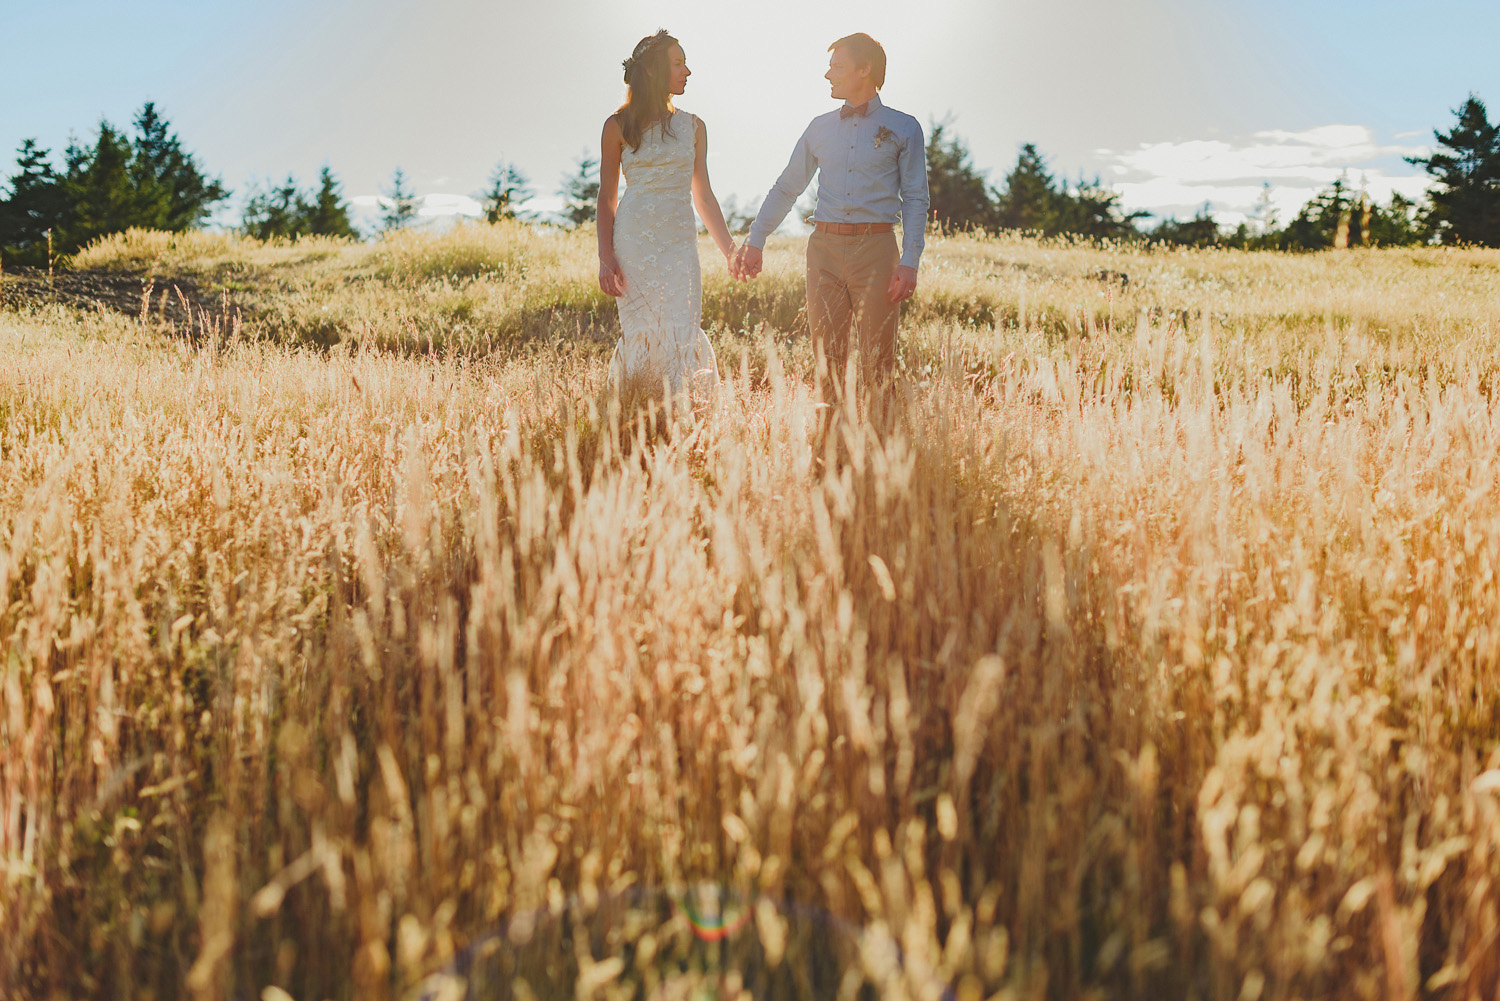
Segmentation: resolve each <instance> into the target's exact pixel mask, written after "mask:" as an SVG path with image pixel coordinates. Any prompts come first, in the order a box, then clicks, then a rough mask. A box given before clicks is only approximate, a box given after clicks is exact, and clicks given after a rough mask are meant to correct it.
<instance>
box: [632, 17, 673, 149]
mask: <svg viewBox="0 0 1500 1001" xmlns="http://www.w3.org/2000/svg"><path fill="white" fill-rule="evenodd" d="M678 44H681V43H679V42H678V41H677V39H675V38H673V37H672V36H671V35H669V34H667V29H665V28H662V29H661V30H660V31H658V32H657V33H656V34H654V35H647V36H646V37H645V38H643V39H641V40H640V42H639V43H637V44H636V47H635V51H634V52H632V53H631V54H630V58H629V59H627V60H625V62H624V63H623V64H622V65H623V66H624V67H625V82H626V83H627V84H629V86H630V91H629V93H628V94H627V95H626V96H625V103H624V104H622V105H620V111H619V114H620V131H622V132H624V133H625V142H626V143H627V144H628V145H629V146H630V148H631V149H632V150H634V149H639V148H640V145H641V135H642V133H644V132H645V131H646V129H647V127H648V126H650V125H652V124H654V123H656V122H661V127H662V132H663V133H665V134H666V135H671V134H672V119H671V115H672V112H673V111H675V110H676V109H675V108H673V106H672V55H671V54H672V46H674V45H678Z"/></svg>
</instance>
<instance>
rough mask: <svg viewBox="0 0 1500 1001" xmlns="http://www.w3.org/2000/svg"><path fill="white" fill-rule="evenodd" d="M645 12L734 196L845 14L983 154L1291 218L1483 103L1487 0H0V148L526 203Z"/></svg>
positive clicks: (785, 128) (769, 163) (1408, 170)
mask: <svg viewBox="0 0 1500 1001" xmlns="http://www.w3.org/2000/svg"><path fill="white" fill-rule="evenodd" d="M659 26H660V27H667V28H669V29H670V30H672V31H673V33H674V34H676V35H677V36H678V37H680V38H681V39H682V40H683V43H684V48H685V49H686V52H687V56H688V61H689V65H690V66H691V67H692V69H693V71H694V76H693V78H692V79H691V80H690V81H689V84H688V91H687V93H686V95H684V97H683V98H682V99H681V101H680V102H679V103H680V105H681V106H682V107H685V108H687V109H689V110H691V111H694V112H695V113H697V114H698V115H699V116H701V117H702V118H703V119H704V120H705V121H706V122H707V123H708V127H709V132H710V161H709V163H710V169H711V172H712V174H713V178H714V186H715V189H716V190H717V191H718V193H719V195H720V197H721V198H725V197H727V196H733V197H735V198H736V199H737V200H738V201H740V202H741V203H753V204H758V203H759V200H760V198H761V197H762V196H763V195H764V193H765V191H766V190H767V189H768V188H769V186H770V184H771V182H772V181H773V180H774V179H775V177H776V175H777V173H778V172H779V171H780V169H781V167H782V166H783V165H784V163H785V161H786V157H787V156H788V154H789V153H790V152H791V148H792V145H793V143H794V142H795V141H796V138H797V136H798V135H799V134H800V132H801V130H802V128H803V127H804V125H805V124H806V122H807V120H808V119H809V118H811V117H812V116H813V115H816V114H819V113H821V112H822V111H825V110H828V109H829V108H830V107H832V103H831V102H830V101H829V99H828V97H827V89H826V84H825V83H824V82H823V80H822V79H821V74H822V72H823V69H824V68H825V66H826V62H827V54H826V52H825V49H826V46H827V44H828V42H830V41H832V40H833V39H834V38H836V37H838V36H840V35H842V34H846V33H848V32H850V31H856V30H864V31H868V32H869V33H870V34H872V35H874V36H875V37H876V38H878V39H880V40H881V41H882V42H883V43H884V44H885V46H886V49H887V51H888V53H889V56H890V70H889V73H888V77H887V82H886V87H885V91H884V97H885V99H886V100H887V102H888V103H890V104H891V105H893V106H895V107H898V108H900V109H902V110H904V111H907V112H910V113H911V114H913V115H915V116H916V117H917V118H919V119H920V120H922V121H923V122H924V123H925V122H928V121H930V120H933V119H943V118H949V119H950V120H951V123H952V124H951V127H952V129H953V130H954V131H955V132H956V133H957V134H958V135H960V136H962V137H963V138H964V140H965V141H966V142H967V144H968V145H969V147H970V149H971V150H972V151H973V153H974V159H975V161H976V163H977V164H978V165H979V166H981V167H983V168H987V169H988V170H989V171H990V175H991V177H992V178H993V179H995V180H997V181H998V180H999V179H1000V178H1001V177H1002V176H1003V174H1004V171H1005V170H1006V169H1007V168H1008V167H1009V166H1010V165H1011V164H1012V163H1013V162H1014V160H1015V155H1016V149H1017V146H1018V145H1019V144H1020V143H1022V142H1034V143H1036V144H1037V146H1038V147H1039V148H1040V149H1041V150H1042V152H1043V153H1045V154H1046V155H1047V156H1048V157H1049V158H1050V162H1051V164H1052V166H1053V168H1054V169H1055V170H1056V171H1057V172H1058V173H1060V174H1063V175H1065V176H1067V177H1069V178H1073V177H1076V176H1078V174H1079V172H1080V171H1082V172H1086V173H1087V174H1089V175H1093V174H1096V173H1097V174H1099V175H1100V176H1101V177H1102V178H1103V179H1104V180H1105V181H1106V182H1109V183H1112V184H1114V185H1115V186H1116V187H1117V189H1118V190H1120V191H1121V193H1122V195H1123V196H1124V199H1125V201H1126V204H1127V205H1129V206H1130V207H1132V208H1146V209H1149V210H1152V211H1155V212H1157V213H1162V214H1166V213H1174V214H1178V215H1187V214H1191V213H1192V212H1193V211H1195V210H1196V209H1197V208H1198V206H1200V205H1202V204H1203V203H1204V202H1205V201H1208V202H1211V203H1212V204H1213V207H1214V210H1215V211H1216V213H1218V214H1219V216H1220V218H1222V219H1224V220H1226V221H1234V220H1235V219H1236V218H1237V217H1239V216H1240V215H1241V214H1242V213H1244V212H1245V211H1247V210H1249V209H1250V208H1251V206H1252V205H1253V203H1254V200H1255V198H1256V197H1257V196H1258V194H1259V191H1260V187H1261V183H1262V182H1263V181H1266V180H1269V181H1270V182H1271V183H1272V185H1273V189H1272V190H1273V195H1274V198H1275V200H1276V203H1277V205H1278V206H1279V207H1280V208H1281V209H1282V210H1283V218H1284V217H1285V215H1286V214H1288V213H1289V212H1290V211H1292V210H1294V209H1295V207H1296V205H1298V204H1300V203H1301V201H1303V200H1305V198H1306V197H1308V195H1310V194H1311V193H1312V192H1314V191H1316V190H1317V189H1318V188H1320V187H1322V186H1324V185H1325V184H1327V183H1328V182H1329V181H1331V180H1332V178H1333V177H1336V176H1338V175H1339V174H1340V173H1341V172H1345V171H1347V173H1348V176H1349V178H1350V180H1351V182H1352V183H1354V184H1355V185H1356V186H1358V185H1359V184H1360V183H1365V184H1367V185H1368V186H1369V188H1370V190H1371V191H1372V193H1374V194H1375V195H1376V196H1377V197H1381V198H1384V197H1387V196H1388V194H1389V192H1390V191H1393V190H1407V191H1414V190H1418V189H1419V188H1420V186H1421V184H1422V177H1421V176H1420V172H1419V171H1417V170H1416V169H1415V168H1412V167H1410V166H1409V165H1407V164H1405V163H1404V162H1403V161H1402V159H1401V157H1402V155H1404V154H1407V153H1411V152H1415V151H1420V149H1421V148H1422V147H1423V146H1424V145H1426V144H1428V143H1430V141H1431V134H1432V129H1433V128H1435V127H1444V128H1446V127H1447V126H1448V124H1449V123H1450V122H1451V119H1452V112H1451V109H1452V108H1453V107H1455V106H1456V105H1458V104H1459V103H1460V102H1461V101H1462V100H1463V99H1464V98H1465V96H1466V95H1467V94H1468V93H1469V92H1471V91H1473V92H1476V93H1478V94H1479V95H1480V96H1481V97H1485V98H1488V99H1489V100H1490V102H1491V103H1492V105H1493V110H1492V112H1491V117H1492V118H1495V117H1500V60H1497V59H1495V58H1494V56H1493V46H1494V42H1493V40H1494V39H1495V38H1497V37H1500V4H1496V3H1493V2H1489V3H1478V2H1459V0H1428V2H1425V3H1416V2H1396V0H1373V2H1372V0H1363V2H1358V3H1356V2H1353V0H1302V2H1292V0H1260V2H1256V3H1250V2H1230V0H1154V2H1143V0H1112V2H1106V0H1050V2H1048V3H1045V4H1041V3H1036V2H1016V0H931V2H924V3H915V2H911V0H905V2H894V0H866V2H864V3H849V2H840V0H832V2H821V3H817V4H808V3H806V2H803V0H762V2H759V3H749V4H729V3H719V2H711V0H660V2H654V3H648V2H644V0H617V2H613V3H602V2H592V0H575V2H567V0H553V2H535V0H529V2H524V3H518V2H512V0H502V2H493V0H491V2H484V3H481V2H472V0H427V2H424V3H416V2H411V0H362V2H355V0H303V2H301V3H292V2H289V0H260V2H258V3H256V4H253V5H251V4H244V3H224V2H218V0H194V2H186V0H137V2H135V3H132V4H128V5H127V4H121V3H118V2H113V3H106V2H101V0H45V2H32V0H0V45H3V47H4V51H5V53H6V56H5V69H6V78H7V91H8V93H7V99H6V100H5V101H4V102H3V103H0V154H3V151H10V150H14V149H15V147H16V146H17V145H18V144H19V143H20V141H21V140H22V139H23V138H26V137H32V136H34V137H37V138H39V139H40V140H41V141H42V142H43V143H44V144H45V145H48V146H51V147H52V148H53V149H54V151H56V152H58V153H59V154H60V152H61V148H62V147H63V146H64V145H65V144H66V143H67V141H68V137H69V135H70V133H74V134H78V135H80V136H87V135H88V134H90V133H92V131H93V130H94V128H95V127H96V126H97V123H98V121H99V119H100V118H101V117H104V118H108V119H109V120H111V121H113V122H115V123H116V124H120V125H126V124H128V122H129V119H130V118H131V116H132V115H133V113H134V112H135V110H136V109H137V108H139V106H140V105H141V103H142V102H143V101H146V100H153V101H156V102H157V104H158V106H159V107H160V108H161V110H162V111H163V112H164V113H165V114H166V115H167V117H168V118H169V119H170V121H171V122H172V124H173V125H174V127H175V128H176V129H177V131H178V132H179V134H180V135H181V137H182V138H183V140H184V142H185V143H186V145H187V146H188V147H189V148H191V149H193V150H195V151H196V152H197V153H198V155H199V157H200V159H201V161H202V162H203V163H204V164H205V165H206V166H207V167H208V168H209V169H210V170H211V171H213V172H215V173H218V174H219V175H221V176H222V177H223V179H224V181H225V182H226V183H227V184H228V185H229V186H230V187H232V188H234V189H235V190H236V191H239V192H243V191H244V190H245V189H246V187H247V185H248V184H250V183H251V182H253V181H255V180H268V179H276V178H280V177H284V176H285V175H286V174H287V173H289V172H290V173H293V174H295V175H297V176H298V177H299V178H300V179H301V180H302V181H303V182H304V183H307V182H309V181H311V179H312V178H313V177H314V176H315V175H316V173H317V171H318V169H319V167H321V166H322V165H323V164H325V163H326V164H328V165H330V166H331V167H332V168H333V169H334V171H335V172H336V173H337V174H338V175H339V176H340V178H342V179H343V181H344V182H345V187H346V192H347V194H349V195H350V196H351V197H355V198H358V199H360V200H366V199H368V198H369V197H371V196H373V195H375V194H376V192H377V191H378V190H379V188H380V186H381V185H383V184H385V183H386V182H387V181H388V179H389V177H390V174H391V171H392V170H393V169H394V168H395V167H397V166H401V167H402V168H403V169H404V170H405V171H406V173H407V174H408V176H409V177H410V178H411V180H412V181H413V183H414V186H415V188H416V189H417V191H418V192H419V193H421V194H423V195H426V196H429V206H428V207H429V209H431V210H433V211H450V210H452V209H453V208H454V207H459V206H462V205H463V204H464V199H465V197H466V196H468V195H470V194H472V193H474V192H477V191H479V190H480V189H481V188H482V187H483V186H484V182H485V179H486V177H487V176H488V174H489V173H490V171H491V170H492V169H493V168H494V166H495V164H496V162H497V161H498V160H500V159H502V158H503V159H506V160H508V161H511V162H514V163H516V164H517V165H518V166H519V167H520V168H521V169H522V170H523V171H524V172H525V173H526V174H527V175H528V176H529V177H530V178H531V180H532V186H533V187H534V188H535V189H536V190H537V192H538V194H539V196H541V198H540V199H539V200H540V201H542V202H543V203H545V201H546V199H547V198H548V197H550V196H552V195H553V193H554V192H555V189H556V188H557V186H558V183H559V179H560V176H561V175H562V174H563V173H565V172H566V171H568V170H569V169H570V168H571V166H572V165H573V163H574V161H575V159H576V157H578V156H579V155H580V154H582V153H583V152H584V151H585V150H589V149H593V148H596V146H597V143H598V137H599V130H600V126H601V124H602V122H603V120H604V118H605V117H606V116H607V115H608V114H609V113H610V112H611V111H612V110H613V109H614V108H615V107H616V106H617V105H618V104H619V102H620V100H621V98H622V97H623V84H622V83H621V81H620V69H619V63H620V60H621V59H623V58H624V57H625V56H626V55H628V54H629V51H630V48H631V47H632V45H633V44H634V43H635V41H636V40H637V39H638V38H639V37H641V36H642V35H645V34H649V33H650V32H652V31H653V30H655V29H656V28H657V27H659ZM13 162H14V160H13V156H5V159H3V160H0V177H8V176H9V174H10V173H11V172H12V171H13Z"/></svg>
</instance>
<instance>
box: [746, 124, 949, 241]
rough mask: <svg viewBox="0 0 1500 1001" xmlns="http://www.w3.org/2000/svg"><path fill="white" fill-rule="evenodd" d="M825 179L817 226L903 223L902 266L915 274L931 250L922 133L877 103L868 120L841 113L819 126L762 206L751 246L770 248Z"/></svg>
mask: <svg viewBox="0 0 1500 1001" xmlns="http://www.w3.org/2000/svg"><path fill="white" fill-rule="evenodd" d="M814 173H817V174H818V206H817V209H816V210H815V211H814V212H813V220H814V221H816V222H854V223H859V222H889V223H896V222H900V223H901V263H902V264H904V265H906V266H907V267H910V268H915V267H916V266H917V262H918V261H920V260H921V259H922V248H923V247H924V246H926V241H925V239H924V238H923V230H924V229H925V228H926V225H927V144H926V141H925V140H924V139H923V137H922V126H921V125H920V124H919V123H918V122H917V120H916V119H915V118H913V117H912V116H911V115H907V114H903V113H902V112H899V111H896V110H894V109H891V108H887V107H886V106H885V105H883V104H881V103H880V98H878V97H875V98H871V100H870V107H869V109H868V111H867V112H866V113H865V114H864V115H863V116H860V115H850V116H849V117H848V118H840V117H839V113H838V112H837V111H830V112H829V113H828V114H826V115H819V116H818V117H817V118H814V119H813V120H812V124H810V125H809V126H808V127H807V131H806V132H803V133H802V138H801V139H798V140H797V148H796V149H794V150H792V159H791V160H790V162H788V163H787V165H786V169H785V170H783V171H782V172H781V177H779V178H777V180H776V184H775V185H774V186H773V187H772V188H771V193H770V194H768V195H766V200H765V202H763V203H762V204H761V207H760V213H759V214H758V215H757V216H756V217H755V222H754V223H752V224H751V226H750V236H749V237H748V238H747V239H746V241H745V242H747V243H749V244H750V246H752V247H760V248H764V247H765V245H766V237H767V236H769V235H770V234H771V231H772V230H773V229H775V228H776V227H777V226H779V225H781V220H783V219H785V218H786V214H787V213H788V212H789V211H791V208H792V205H793V204H794V203H795V202H796V201H797V198H798V197H799V196H800V195H801V194H802V192H803V191H804V190H806V189H807V184H808V182H809V181H811V180H812V176H813V174H814Z"/></svg>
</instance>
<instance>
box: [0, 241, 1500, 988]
mask: <svg viewBox="0 0 1500 1001" xmlns="http://www.w3.org/2000/svg"><path fill="white" fill-rule="evenodd" d="M592 244H593V236H592V234H591V233H588V232H584V233H579V234H572V235H546V234H541V233H537V232H533V231H530V230H526V229H524V228H520V227H507V226H499V227H488V226H468V227H462V228H459V229H457V230H455V231H453V232H451V233H449V234H447V235H444V236H424V235H420V234H406V235H400V236H397V237H392V238H389V239H387V240H386V241H384V242H381V243H375V244H368V245H359V244H343V243H338V242H328V241H316V240H308V241H303V242H300V243H295V244H272V245H261V244H259V243H256V242H254V241H246V240H238V239H234V238H229V237H215V236H206V235H193V236H187V237H169V236H166V235H163V234H149V233H132V234H129V235H127V236H123V237H119V238H115V239H113V240H110V241H107V242H105V243H104V244H101V245H96V246H94V247H92V248H89V249H88V250H86V251H84V252H83V253H82V254H80V255H79V256H78V258H77V259H76V260H75V261H74V262H73V266H74V267H75V268H76V269H79V270H78V273H79V274H87V275H92V276H94V278H93V279H91V280H95V281H98V282H103V283H105V284H110V283H111V282H112V283H113V284H110V287H114V288H118V287H119V286H120V282H121V281H125V282H127V286H128V283H129V282H131V281H138V282H139V284H140V286H141V292H140V302H139V307H138V308H135V307H133V306H132V307H131V308H125V309H122V308H113V309H111V308H104V307H100V308H93V307H88V306H80V305H78V304H77V303H76V302H75V303H72V304H67V303H63V304H59V303H57V302H54V301H50V300H49V298H48V296H47V295H46V294H44V293H43V292H41V291H40V289H41V283H43V282H45V281H46V279H45V276H36V275H30V276H16V275H13V274H10V273H7V274H5V275H4V276H3V277H0V283H3V284H0V295H4V296H6V300H5V301H6V302H8V303H10V305H9V306H5V307H0V356H3V357H4V359H5V364H3V365H0V596H3V599H4V602H3V604H0V658H3V661H0V663H3V674H0V880H3V882H0V995H3V996H5V997H7V998H10V997H20V998H31V997H35V998H54V997H57V998H61V997H84V996H90V997H110V998H137V999H139V998H156V999H168V998H177V997H195V998H235V999H239V998H246V999H254V998H262V999H266V1001H284V999H285V998H287V997H290V998H295V999H297V1001H308V999H322V998H359V999H381V998H396V999H400V998H412V997H418V996H426V997H433V998H437V997H443V998H457V997H462V996H464V993H465V991H468V993H469V995H470V996H472V997H515V998H531V997H536V998H553V997H559V998H560V997H576V998H580V999H582V998H682V999H686V998H704V997H726V998H728V997H755V998H763V997H764V998H790V997H816V998H824V997H830V998H832V997H838V998H868V997H881V998H912V999H917V1001H938V999H941V998H953V999H955V1001H987V999H992V998H996V997H998V998H1014V999H1025V998H1075V997H1098V998H1104V997H1110V998H1143V999H1160V998H1198V999H1243V1001H1257V999H1261V998H1265V999H1279V998H1323V997H1339V998H1346V997H1352V998H1409V997H1415V996H1418V995H1422V996H1432V997H1443V998H1455V999H1468V998H1471V997H1473V998H1479V997H1483V998H1488V997H1492V996H1494V995H1495V993H1496V991H1497V989H1500V943H1497V936H1500V703H1497V696H1500V685H1497V682H1500V579H1497V576H1496V574H1497V570H1500V409H1497V394H1500V385H1497V382H1496V380H1497V378H1500V252H1485V251H1470V250H1436V249H1422V250H1416V251H1413V250H1399V251H1398V250H1389V251H1383V250H1361V251H1349V252H1338V253H1325V254H1317V255H1300V256H1294V255H1280V254H1268V253H1260V254H1245V253H1237V252H1228V251H1181V250H1179V251H1165V250H1155V251H1153V250H1149V249H1144V248H1140V247H1111V246H1105V247H1099V246H1089V245H1071V244H1065V243H1039V242H1036V241H1033V240H1026V239H1022V238H1019V237H1001V238H974V237H968V236H960V235H955V236H947V237H941V238H936V239H933V240H932V241H931V242H930V243H929V249H928V254H927V257H926V259H925V260H924V265H923V272H922V286H921V288H920V289H919V291H918V294H917V297H916V299H914V300H913V301H912V303H910V304H909V310H908V312H907V314H906V319H905V322H904V325H903V354H904V359H905V369H904V372H903V374H902V377H901V379H900V380H899V382H898V384H897V387H896V389H895V390H894V391H893V392H892V394H891V396H890V397H889V398H888V400H887V401H886V405H885V406H883V407H879V406H875V407H871V408H868V409H863V408H860V407H857V406H854V405H852V404H849V405H846V404H842V403H834V404H828V403H825V402H823V401H821V400H820V399H818V397H817V395H816V394H815V392H814V389H813V386H814V385H815V379H814V371H813V370H814V365H815V361H814V357H813V354H812V352H811V350H810V349H809V347H808V345H807V340H806V337H805V334H804V332H803V330H802V329H801V324H802V321H801V319H800V317H799V314H798V309H799V306H800V301H801V275H800V271H799V260H800V259H799V254H800V247H799V245H798V243H797V242H796V241H792V240H788V241H786V242H784V243H782V244H779V245H773V248H772V252H770V253H768V255H767V273H766V274H765V275H763V276H762V277H761V278H760V279H759V280H758V281H757V282H756V283H755V284H752V285H744V286H741V285H734V284H732V283H730V282H729V281H728V280H727V279H726V278H725V276H724V275H723V273H722V266H721V265H720V264H719V262H718V260H717V255H715V254H713V253H712V252H711V251H710V249H709V248H708V246H707V244H705V246H704V253H703V258H704V261H705V263H706V264H707V263H709V262H713V264H714V265H715V267H711V268H709V269H708V271H707V272H706V276H705V323H706V325H711V333H710V336H711V338H712V339H713V340H714V343H715V345H716V347H717V349H718V351H719V356H720V362H721V366H722V367H723V369H724V372H725V374H726V376H727V378H726V385H725V387H724V389H723V391H722V392H721V393H720V394H719V395H718V396H717V397H715V398H713V399H709V400H701V401H697V405H696V406H695V407H694V408H693V409H685V408H677V409H668V408H663V407H662V406H660V405H659V404H652V403H650V402H649V401H647V400H643V399H640V398H637V397H634V396H632V397H629V398H627V399H626V400H625V401H624V402H623V403H622V402H621V401H620V400H619V399H617V398H615V397H613V396H611V394H610V392H609V390H608V387H607V386H606V383H605V378H604V371H605V363H606V360H607V357H608V349H609V344H610V340H611V338H612V336H613V332H612V324H613V319H612V312H611V307H610V305H609V302H608V300H607V299H606V298H605V297H604V296H602V294H601V293H599V291H598V290H597V288H596V287H595V286H594V283H593V276H594V272H595V262H594V260H593V254H592ZM110 276H113V278H111V277H110ZM137 276H138V277H137ZM54 281H55V279H54ZM174 284H175V285H176V291H174V288H173V287H174ZM188 289H190V290H191V291H192V298H189V296H188V293H187V292H186V291H184V290H188ZM23 290H25V291H26V294H25V295H23V294H22V292H23ZM53 298H56V297H55V296H54V297H53ZM115 306H116V307H119V303H118V302H116V303H115ZM169 307H170V308H169Z"/></svg>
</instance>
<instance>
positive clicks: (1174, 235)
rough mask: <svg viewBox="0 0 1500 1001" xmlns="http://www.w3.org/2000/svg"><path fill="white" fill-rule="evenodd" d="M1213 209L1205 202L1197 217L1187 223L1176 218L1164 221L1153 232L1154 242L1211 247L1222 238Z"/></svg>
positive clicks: (1151, 234)
mask: <svg viewBox="0 0 1500 1001" xmlns="http://www.w3.org/2000/svg"><path fill="white" fill-rule="evenodd" d="M1211 208H1212V206H1211V205H1209V203H1207V202H1205V203H1204V204H1203V207H1202V208H1200V209H1199V210H1198V212H1197V214H1196V215H1194V216H1193V217H1192V218H1191V219H1189V220H1187V221H1186V222H1184V221H1181V220H1179V219H1176V218H1169V219H1163V220H1162V221H1161V222H1159V223H1157V225H1156V227H1155V228H1154V229H1152V230H1151V233H1150V236H1151V239H1153V240H1159V241H1161V242H1162V243H1175V244H1178V245H1181V246H1186V247H1211V246H1213V245H1214V244H1216V243H1218V242H1219V241H1220V239H1221V237H1222V234H1221V233H1220V232H1219V224H1218V223H1217V222H1215V221H1214V217H1213V214H1212V212H1211V211H1210V210H1211Z"/></svg>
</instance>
